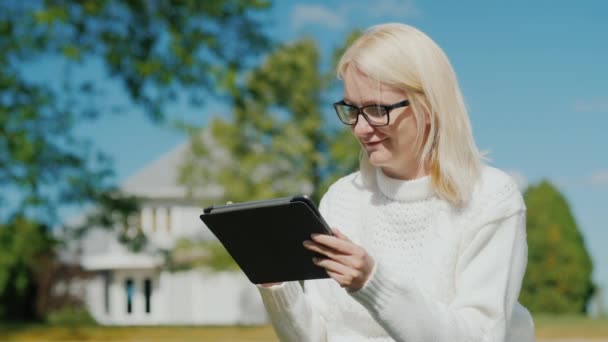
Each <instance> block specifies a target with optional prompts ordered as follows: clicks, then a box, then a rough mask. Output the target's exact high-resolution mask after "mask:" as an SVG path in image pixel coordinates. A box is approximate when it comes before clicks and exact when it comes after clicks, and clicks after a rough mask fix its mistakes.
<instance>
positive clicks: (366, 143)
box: [363, 140, 384, 146]
mask: <svg viewBox="0 0 608 342" xmlns="http://www.w3.org/2000/svg"><path fill="white" fill-rule="evenodd" d="M383 141H384V140H378V141H364V142H363V145H365V146H377V145H380V144H381V143H382V142H383Z"/></svg>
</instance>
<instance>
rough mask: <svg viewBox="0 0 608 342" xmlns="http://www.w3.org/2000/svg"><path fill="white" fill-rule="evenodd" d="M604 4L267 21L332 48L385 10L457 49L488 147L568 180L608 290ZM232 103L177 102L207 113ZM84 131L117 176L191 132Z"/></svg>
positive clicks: (308, 14)
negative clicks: (199, 104) (200, 104)
mask: <svg viewBox="0 0 608 342" xmlns="http://www.w3.org/2000/svg"><path fill="white" fill-rule="evenodd" d="M607 11H608V2H604V1H581V2H573V1H555V0H552V1H519V0H518V1H509V2H499V1H457V2H456V1H453V2H448V1H425V2H423V1H397V0H373V1H356V2H345V1H334V0H330V1H327V0H326V1H307V2H297V1H278V3H277V4H275V6H274V8H273V10H272V19H273V24H272V25H271V26H270V27H269V32H270V33H271V34H272V35H273V36H274V37H275V38H276V39H279V40H283V41H286V40H293V39H297V38H298V37H301V36H302V35H305V34H306V35H312V36H313V37H315V38H317V40H318V41H319V44H320V46H321V47H322V49H323V51H324V52H325V53H329V51H330V49H331V48H332V47H335V46H337V45H339V44H341V42H342V41H343V40H344V38H345V36H346V34H347V33H348V32H350V30H352V29H354V28H365V27H368V26H369V25H372V24H376V23H381V22H388V21H397V22H403V23H407V24H411V25H413V26H416V27H418V28H419V29H421V30H422V31H424V32H426V33H427V34H429V35H430V36H431V37H432V38H433V39H434V40H435V41H436V42H437V43H439V45H440V46H442V47H443V48H444V50H445V51H446V53H447V54H448V56H449V58H450V59H451V61H452V64H453V66H454V68H455V70H456V73H457V75H458V78H459V80H460V84H461V87H462V90H463V93H464V96H465V100H466V102H467V104H468V106H469V109H470V116H471V121H472V124H473V129H474V134H475V137H476V139H477V142H478V145H479V146H480V148H481V149H483V150H489V151H490V152H491V154H490V157H491V159H492V163H493V164H494V165H495V166H497V167H500V168H502V169H505V170H507V171H509V172H511V173H512V174H514V175H515V176H516V177H517V178H518V179H519V180H520V181H521V182H522V183H524V184H526V183H534V182H537V181H539V180H540V179H542V178H548V179H550V180H551V181H552V182H554V183H555V184H556V185H557V186H558V187H559V188H560V190H561V191H562V192H563V193H564V194H565V196H566V197H567V199H568V200H569V202H570V204H571V207H572V209H573V212H574V215H575V217H576V219H577V222H578V224H579V227H580V229H581V231H582V233H583V235H584V237H585V240H586V243H587V245H588V247H589V249H590V252H591V254H592V258H593V260H594V263H595V271H594V272H595V273H594V278H595V279H596V281H597V282H598V283H599V284H600V285H601V286H602V287H603V288H605V289H607V290H608V248H606V246H607V242H608V223H607V222H608V198H607V197H608V152H607V151H606V149H607V148H608V135H607V134H606V130H607V129H608V65H607V61H608V38H607V37H608V20H606V18H605V13H607ZM326 56H327V55H326ZM97 70H98V69H97ZM90 72H91V73H94V71H90ZM114 91H116V93H119V92H120V90H119V89H118V88H117V89H115V90H114ZM225 111H226V108H225V107H224V106H223V105H222V104H220V103H209V104H208V106H207V107H206V108H198V109H196V110H194V109H192V108H187V107H183V106H176V107H173V108H170V109H169V112H171V114H172V115H173V116H174V117H180V118H183V119H186V120H188V121H191V122H194V123H198V124H204V123H205V122H206V120H207V119H208V118H209V117H210V115H213V114H215V113H220V114H221V113H222V112H225ZM78 132H79V134H82V135H87V136H89V137H90V138H91V139H92V140H93V141H94V142H95V143H96V144H97V146H99V147H100V148H101V149H103V150H104V151H106V152H107V153H109V154H110V155H112V156H113V157H114V161H115V166H116V169H117V174H118V180H119V181H120V180H123V179H125V178H126V177H128V176H129V175H130V174H132V173H134V172H136V171H137V170H138V169H140V168H142V167H144V166H145V165H146V164H147V163H149V162H151V161H153V160H154V159H156V158H158V157H159V156H160V155H161V154H162V153H164V152H167V151H168V150H171V149H172V148H173V147H175V146H176V145H177V144H179V143H181V142H183V141H184V139H185V137H184V136H183V135H182V134H180V133H179V132H176V131H172V130H170V129H167V128H163V127H159V126H155V125H153V124H151V123H150V122H149V121H147V120H146V119H145V118H144V117H143V115H141V113H137V112H136V111H134V112H133V114H132V115H127V116H113V115H108V116H106V117H105V118H103V119H101V120H99V121H97V122H96V123H95V124H94V125H86V126H82V127H80V128H79V130H78Z"/></svg>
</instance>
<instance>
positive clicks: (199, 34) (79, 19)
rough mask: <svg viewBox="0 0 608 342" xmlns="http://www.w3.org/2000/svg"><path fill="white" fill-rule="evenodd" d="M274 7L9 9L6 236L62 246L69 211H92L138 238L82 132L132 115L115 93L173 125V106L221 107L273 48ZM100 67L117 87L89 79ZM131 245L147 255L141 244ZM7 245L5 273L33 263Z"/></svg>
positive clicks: (3, 58) (222, 3)
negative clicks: (267, 18)
mask: <svg viewBox="0 0 608 342" xmlns="http://www.w3.org/2000/svg"><path fill="white" fill-rule="evenodd" d="M269 6H270V3H269V2H268V1H265V0H217V1H172V0H151V1H143V0H101V1H94V0H85V1H67V0H54V1H50V0H49V1H44V0H43V1H34V2H28V1H26V2H19V1H2V2H0V64H1V65H2V68H0V234H2V235H6V234H8V233H9V232H13V233H15V231H13V230H11V229H15V228H10V227H14V226H15V224H16V223H15V222H22V221H23V222H30V223H31V224H34V223H35V225H37V226H40V227H47V228H45V229H38V230H36V231H37V232H38V233H39V235H35V234H34V233H33V231H31V230H25V231H18V232H19V234H20V235H18V236H26V235H21V234H26V233H27V232H30V233H32V234H33V235H32V236H31V238H32V239H34V236H37V237H39V238H40V239H47V238H50V236H51V234H50V228H48V227H51V226H54V225H56V224H57V223H58V222H59V217H58V215H57V211H58V209H60V208H62V207H65V206H70V205H78V206H80V207H83V206H84V205H87V204H99V207H100V208H101V209H102V210H101V212H99V213H96V214H95V215H94V217H93V218H92V219H94V223H97V226H106V227H114V226H116V224H117V223H118V226H119V227H124V228H125V229H126V228H127V226H128V225H127V224H125V222H126V221H127V220H128V217H129V215H130V214H131V213H132V212H133V211H135V210H137V208H138V206H137V203H136V199H134V198H131V197H128V196H125V195H124V194H121V193H120V191H118V190H117V188H116V184H114V179H113V172H112V163H111V158H110V157H108V156H107V155H106V154H104V153H102V152H100V151H97V150H95V148H94V146H92V145H91V143H90V141H88V140H87V139H84V138H78V137H76V136H75V135H74V134H73V128H74V127H75V125H76V124H78V123H80V122H82V121H84V120H92V119H94V118H96V117H98V116H99V115H106V114H107V113H110V112H116V113H118V114H121V113H122V111H121V110H120V108H117V107H116V105H117V104H116V103H113V101H112V99H111V98H108V97H107V95H105V94H106V91H107V89H106V88H105V85H106V84H112V83H110V82H114V83H115V84H118V85H120V86H122V87H123V89H124V91H125V93H126V94H127V97H128V99H129V100H130V102H131V103H130V104H132V105H133V106H135V107H137V108H140V109H143V111H144V112H145V113H146V114H147V115H148V117H149V118H150V119H151V120H154V121H155V122H159V123H162V122H163V121H164V120H165V119H166V118H168V117H169V116H168V115H166V114H165V111H166V109H167V105H168V104H170V103H174V102H177V101H181V102H185V101H189V102H190V103H191V104H192V105H194V106H201V105H202V104H203V102H204V99H205V97H208V96H217V95H220V94H221V89H228V88H229V87H230V85H231V84H232V83H234V82H235V80H236V79H237V75H238V74H239V73H240V72H241V71H242V70H243V69H244V68H247V67H248V65H249V64H250V63H252V62H253V61H254V58H255V56H256V55H257V54H258V53H259V52H261V51H263V50H265V49H266V48H267V47H268V46H269V40H268V38H267V37H266V35H265V34H264V31H263V29H264V26H263V25H262V24H261V22H260V20H259V19H260V18H262V16H261V14H263V13H264V11H265V10H266V9H267V8H269ZM49 59H53V60H59V61H61V63H62V64H63V65H64V66H65V70H64V72H62V70H61V69H60V70H56V77H54V78H53V79H51V80H48V79H43V80H35V79H34V80H32V79H31V78H28V75H27V73H26V72H25V71H26V69H28V68H29V67H31V66H32V65H35V64H36V63H39V62H41V61H45V60H49ZM94 62H95V63H97V62H99V65H101V66H102V68H104V69H105V71H106V72H107V75H108V77H109V79H110V80H109V81H108V83H102V84H100V83H96V82H93V81H92V80H91V79H87V78H86V75H85V76H83V75H82V74H81V73H79V71H80V70H81V69H82V68H84V67H90V66H91V63H94ZM218 90H220V91H218ZM17 226H19V227H21V226H22V225H21V224H19V225H17ZM89 226H90V225H88V224H85V225H84V226H83V227H89ZM38 233H37V234H38ZM28 234H29V233H28ZM121 236H122V237H124V240H125V241H127V242H134V244H135V246H141V245H142V240H141V234H131V233H130V232H127V231H125V232H123V233H121ZM4 239H5V240H3V245H2V249H3V250H6V251H9V250H10V251H13V253H17V254H15V255H13V256H10V257H8V256H6V255H5V253H3V254H2V255H3V258H8V259H4V261H6V260H9V259H10V260H12V259H11V258H16V259H15V260H22V259H23V258H26V259H27V258H29V257H27V255H28V254H27V249H22V248H20V247H19V246H20V245H18V243H19V241H22V240H21V239H17V238H6V236H5V237H4ZM26 240H27V239H26ZM45 246H47V245H45ZM48 246H53V244H49V245H48ZM48 246H47V247H48ZM45 248H46V247H45ZM24 253H25V254H24ZM28 260H29V259H28ZM38 261H40V260H38ZM11 265H12V266H11ZM15 265H16V264H15ZM18 265H20V266H18V267H17V266H14V264H12V263H2V262H0V274H3V275H4V276H6V277H7V278H5V279H4V280H0V298H3V299H4V298H7V297H6V296H11V294H13V293H15V291H17V292H19V291H21V292H19V293H22V291H26V290H27V289H29V287H28V286H29V285H27V286H26V285H23V284H34V283H35V282H34V279H35V276H34V272H33V270H32V267H34V266H33V265H31V264H30V263H19V264H18ZM15 267H16V268H15ZM14 270H19V271H18V272H17V271H14ZM15 272H17V273H15ZM2 281H4V283H1V282H2ZM23 286H25V287H23ZM11 291H12V292H11ZM19 298H21V297H19ZM3 303H5V302H4V301H3ZM24 307H29V306H27V305H26V306H24ZM26 316H28V315H26ZM28 317H29V316H28Z"/></svg>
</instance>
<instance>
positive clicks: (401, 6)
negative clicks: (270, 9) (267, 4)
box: [290, 0, 422, 30]
mask: <svg viewBox="0 0 608 342" xmlns="http://www.w3.org/2000/svg"><path fill="white" fill-rule="evenodd" d="M421 13H422V12H421V11H420V10H419V9H418V8H417V7H416V5H415V4H414V2H413V1H411V0H405V1H403V0H402V1H399V0H370V1H366V2H360V1H357V2H355V1H353V2H350V3H349V2H346V3H343V4H342V5H340V6H338V7H336V8H331V7H329V6H324V5H316V4H315V5H312V4H309V5H304V4H298V5H296V6H295V7H294V8H293V9H292V11H291V14H290V15H291V24H292V26H293V28H294V29H299V28H301V27H303V26H306V25H310V24H313V25H322V26H325V27H327V28H329V29H333V30H339V29H343V28H345V27H346V26H347V23H349V22H350V23H353V22H356V21H357V20H361V21H365V19H378V18H381V17H386V19H387V20H388V19H389V18H390V19H395V20H399V19H404V18H411V17H415V16H419V15H420V14H421ZM362 19H363V20H362Z"/></svg>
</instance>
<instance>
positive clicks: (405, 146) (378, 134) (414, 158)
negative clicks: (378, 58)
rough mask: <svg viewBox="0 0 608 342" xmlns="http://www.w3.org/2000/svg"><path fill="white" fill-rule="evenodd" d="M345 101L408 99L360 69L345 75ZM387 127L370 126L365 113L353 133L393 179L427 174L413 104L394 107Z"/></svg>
mask: <svg viewBox="0 0 608 342" xmlns="http://www.w3.org/2000/svg"><path fill="white" fill-rule="evenodd" d="M343 79H344V100H345V101H346V102H347V103H348V104H351V105H356V106H365V105H369V104H380V105H391V104H394V103H397V102H400V101H402V100H405V99H408V97H407V94H406V93H405V92H404V91H403V90H400V89H397V88H394V87H391V86H388V85H386V84H382V83H379V82H378V81H376V80H373V79H371V78H369V77H367V76H366V75H365V74H363V73H362V72H360V71H359V70H358V69H357V68H348V69H347V70H346V73H345V74H344V77H343ZM389 116H390V122H389V124H388V125H387V126H381V127H374V126H371V125H370V124H369V123H368V122H367V120H365V118H364V117H363V115H360V116H359V119H358V121H357V124H356V125H355V126H351V127H352V132H353V135H354V136H355V137H356V138H357V140H359V143H360V144H361V146H362V147H363V148H364V149H365V151H366V152H367V156H368V157H369V161H370V163H371V164H372V165H374V166H378V167H381V168H382V170H383V171H384V173H385V174H386V175H387V176H389V177H393V178H401V179H413V178H418V177H421V176H423V175H424V174H425V172H424V170H421V168H420V167H419V165H420V163H419V158H420V157H419V153H418V151H417V149H416V138H417V134H418V123H417V120H416V117H415V115H414V113H413V111H412V108H411V107H409V106H408V107H400V108H395V109H393V110H391V111H390V112H389Z"/></svg>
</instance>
